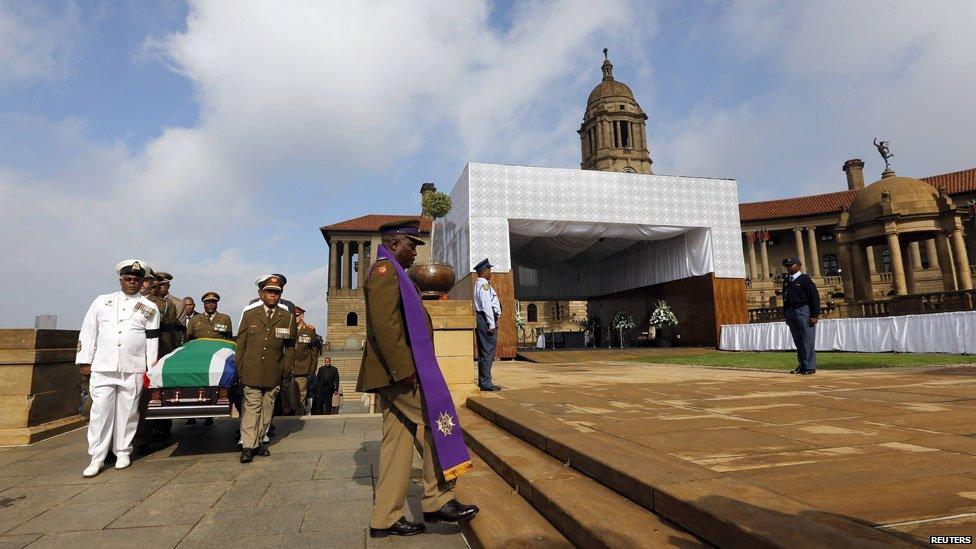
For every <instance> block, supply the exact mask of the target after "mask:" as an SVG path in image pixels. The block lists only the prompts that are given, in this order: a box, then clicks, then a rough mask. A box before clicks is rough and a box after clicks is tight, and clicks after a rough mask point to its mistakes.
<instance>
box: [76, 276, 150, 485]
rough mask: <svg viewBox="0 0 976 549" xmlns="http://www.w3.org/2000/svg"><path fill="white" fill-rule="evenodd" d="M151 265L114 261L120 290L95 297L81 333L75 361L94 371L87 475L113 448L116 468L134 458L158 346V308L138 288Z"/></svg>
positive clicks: (86, 372) (94, 471)
mask: <svg viewBox="0 0 976 549" xmlns="http://www.w3.org/2000/svg"><path fill="white" fill-rule="evenodd" d="M147 270H148V267H147V266H146V264H145V262H143V261H141V260H138V259H127V260H125V261H122V262H120V263H119V264H118V265H116V266H115V271H116V272H117V273H118V275H119V285H120V286H121V291H118V292H115V293H111V294H105V295H100V296H98V297H97V298H95V301H93V302H92V304H91V307H89V308H88V313H87V314H86V315H85V320H84V322H83V323H82V325H81V333H80V334H79V335H78V354H77V356H76V358H75V362H76V363H77V364H78V365H79V366H80V367H81V373H82V375H89V374H90V375H91V379H90V391H91V398H92V407H91V418H90V422H89V423H88V453H89V455H91V463H90V464H89V465H88V467H86V468H85V470H84V472H83V473H82V474H83V475H84V476H86V477H93V476H95V475H97V474H98V472H99V471H100V470H101V469H102V466H103V464H104V462H105V456H106V454H107V453H108V451H109V449H110V448H111V450H112V451H113V452H114V453H115V455H116V458H117V459H116V462H115V468H116V469H125V468H126V467H128V466H129V463H130V458H129V455H130V454H131V453H132V438H133V437H134V436H135V434H136V426H137V424H138V422H139V407H138V404H139V394H140V393H141V391H142V377H143V373H144V372H145V371H146V367H147V366H149V365H151V364H155V362H156V358H157V352H158V346H159V309H158V308H157V307H156V305H155V304H154V303H153V302H152V301H150V300H148V299H146V298H145V297H144V296H142V295H140V293H139V290H140V287H141V286H142V281H143V278H144V277H145V275H146V271H147Z"/></svg>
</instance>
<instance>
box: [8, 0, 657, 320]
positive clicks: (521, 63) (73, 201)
mask: <svg viewBox="0 0 976 549" xmlns="http://www.w3.org/2000/svg"><path fill="white" fill-rule="evenodd" d="M8 11H9V10H8ZM0 13H6V12H0ZM652 22H653V13H652V12H650V11H648V10H645V9H633V10H632V9H631V8H630V6H628V4H627V3H625V2H624V1H623V0H618V1H611V2H603V3H599V4H597V3H592V2H587V1H583V0H570V1H566V2H558V3H542V2H539V3H535V2H533V3H522V4H519V7H518V11H517V12H516V13H515V15H514V20H513V24H512V26H511V28H509V29H507V30H499V29H498V28H494V27H492V25H491V22H490V21H489V10H488V8H487V4H486V3H464V2H448V3H443V2H419V3H406V2H399V1H386V2H373V3H363V2H346V3H331V4H323V3H322V2H318V1H294V2H289V3H280V2H273V3H272V2H263V1H252V2H243V1H240V0H233V1H231V0H225V1H217V0H214V1H206V2H204V1H199V2H192V3H191V7H190V12H189V15H188V18H187V27H186V29H185V30H184V31H181V32H177V33H174V34H171V35H168V36H163V37H153V38H151V39H148V40H147V42H146V46H145V48H144V50H143V52H142V53H143V54H142V55H134V59H136V60H137V61H138V62H145V60H146V56H145V51H147V50H148V51H152V52H154V54H155V55H156V56H157V58H158V59H160V60H162V61H163V62H165V63H166V64H167V66H169V67H171V68H172V69H173V70H175V71H178V72H179V73H180V74H182V75H184V76H185V77H186V78H188V79H189V80H190V81H191V82H192V83H193V85H194V87H195V90H196V96H197V101H198V102H199V105H200V109H199V112H200V119H199V121H198V122H197V123H196V124H195V125H193V126H192V127H178V128H165V129H163V130H162V131H161V134H160V135H159V137H158V138H156V139H153V140H152V141H150V142H149V143H148V144H147V145H146V146H145V147H144V148H142V149H141V150H135V151H130V150H127V149H126V148H125V147H124V146H123V145H120V144H117V143H93V142H90V141H88V140H86V139H85V138H84V136H85V126H84V124H83V123H80V122H78V121H72V120H68V121H61V122H47V121H43V120H36V119H25V120H17V124H18V125H19V126H18V128H17V130H19V132H18V133H17V134H16V135H17V139H19V140H22V141H23V142H26V143H34V144H41V143H43V144H45V147H46V144H47V143H55V144H59V145H58V147H60V148H59V149H57V150H58V151H60V152H58V153H57V155H55V154H54V152H53V151H52V150H42V149H35V150H33V151H31V154H29V155H27V157H24V158H17V159H16V161H11V160H9V158H10V157H9V156H7V157H6V158H8V161H7V163H6V165H4V158H5V156H3V155H2V154H0V198H4V199H5V200H4V201H3V202H2V203H0V230H2V231H3V232H4V233H5V236H4V237H3V238H4V242H3V247H4V250H5V253H7V250H10V251H12V253H9V254H8V257H10V263H9V264H8V265H6V266H5V269H4V272H0V285H4V286H5V287H12V286H8V285H7V284H11V285H12V284H14V283H15V281H16V284H17V286H18V287H19V288H21V291H20V292H19V293H18V295H16V296H13V297H12V298H11V302H10V303H8V305H9V307H5V308H4V309H3V311H2V312H0V325H25V324H27V323H29V322H30V319H31V318H32V317H33V315H34V314H39V313H48V312H53V313H57V314H60V315H61V317H62V321H61V325H62V327H76V326H77V325H78V324H79V323H80V319H81V316H82V315H83V314H84V310H85V307H87V305H88V302H89V301H90V299H91V298H92V297H93V295H94V294H95V293H98V292H103V291H109V290H111V289H113V286H114V284H115V283H114V277H113V275H112V273H111V267H112V266H114V264H115V263H116V261H117V260H118V259H119V258H121V257H129V256H135V257H141V258H143V259H144V260H146V261H148V262H149V263H150V265H153V266H155V267H156V268H163V269H165V270H168V271H170V272H172V273H173V274H174V275H176V281H175V282H174V284H173V290H174V293H177V294H178V295H185V294H186V293H190V292H191V291H192V292H196V293H199V292H202V291H204V290H209V289H217V290H218V291H220V292H221V293H222V294H224V296H225V297H224V300H223V301H222V308H223V309H224V310H225V311H227V312H230V313H235V312H236V311H237V310H239V309H238V308H239V307H240V306H241V305H242V304H243V303H244V302H245V301H246V300H247V299H249V298H250V296H251V295H253V293H254V288H253V286H252V280H253V278H254V277H255V276H256V275H257V274H259V273H263V272H268V271H272V270H274V271H282V272H285V274H287V275H288V276H289V285H288V287H287V288H286V292H285V296H286V297H287V298H289V299H293V300H294V301H297V302H304V304H305V305H306V308H307V309H308V310H309V317H310V319H311V320H313V322H316V323H322V322H323V321H324V305H325V304H324V289H325V274H324V266H323V265H322V264H323V263H324V261H325V260H324V258H325V253H324V251H323V250H322V249H316V250H310V253H308V254H305V255H304V257H303V258H302V259H301V260H292V261H290V262H283V261H282V260H281V259H280V257H279V256H278V255H277V254H276V252H275V250H274V249H273V248H268V247H257V246H255V245H253V244H251V239H252V238H253V237H254V235H255V234H258V233H259V234H260V235H262V236H261V237H260V238H261V239H267V238H269V237H270V238H274V237H279V236H280V235H282V234H285V235H286V237H287V238H293V237H294V234H291V233H285V232H284V231H285V230H287V229H288V227H289V223H290V222H292V221H293V220H291V219H289V218H288V216H287V213H285V212H282V211H280V210H281V209H280V208H278V207H275V208H268V207H267V204H265V201H266V200H268V199H267V197H266V195H263V194H262V193H261V191H262V190H263V189H265V188H267V187H269V186H275V185H281V184H282V181H281V180H282V175H281V174H283V173H289V174H295V173H296V171H297V173H298V174H299V175H300V176H302V177H305V178H309V179H311V178H314V179H315V180H321V179H322V178H323V177H325V178H326V179H327V181H326V183H325V184H326V185H329V186H330V191H333V192H334V193H338V194H341V192H342V191H343V190H344V189H347V188H348V186H349V185H350V184H351V183H346V182H345V181H351V180H353V179H354V177H361V176H362V175H363V174H370V175H372V176H374V177H375V178H376V179H377V180H383V179H385V178H384V177H383V176H382V174H384V173H389V172H390V171H394V170H396V169H397V168H398V164H399V163H402V162H404V161H409V160H412V159H413V157H414V156H415V155H417V154H418V153H423V154H424V155H426V157H428V158H435V159H436V161H443V160H441V159H444V158H447V159H450V162H451V163H452V164H453V165H455V166H456V167H455V168H452V170H454V169H459V168H460V167H461V165H463V163H464V162H465V161H467V160H473V159H488V158H490V159H495V160H501V159H508V161H512V162H514V161H525V162H532V161H536V162H544V163H557V164H559V163H568V164H570V165H571V164H572V163H575V162H576V161H577V158H576V157H577V155H578V153H577V152H576V149H577V147H576V145H575V143H573V145H572V147H567V146H564V145H561V146H560V147H554V145H553V144H554V143H556V142H557V141H558V142H562V141H563V140H564V139H565V135H566V134H569V135H572V134H571V133H570V132H572V131H573V130H575V129H576V125H578V123H579V120H578V118H579V115H580V114H581V112H582V109H583V105H582V101H583V97H585V91H583V92H582V94H584V95H582V96H581V94H580V92H579V91H578V90H577V91H576V92H572V91H566V90H565V89H563V86H562V83H564V82H565V81H567V80H568V81H570V82H573V83H574V84H576V85H579V84H580V83H581V82H583V81H588V82H590V84H587V85H584V87H587V88H588V86H590V85H592V83H593V82H594V81H595V79H596V75H597V74H598V72H597V67H598V62H599V60H598V59H595V60H594V61H593V62H592V66H593V71H592V74H588V75H586V77H585V78H584V77H583V76H581V75H579V74H578V71H577V70H576V67H578V60H579V59H580V58H581V57H585V58H586V59H591V58H597V57H598V53H597V52H598V51H599V47H597V46H596V44H599V46H600V47H602V45H603V43H602V40H603V39H605V38H606V37H607V35H608V33H616V32H620V33H621V34H625V35H626V34H632V33H633V32H635V31H638V30H639V31H640V32H643V33H645V35H646V36H650V34H652V33H653V24H651V23H652ZM641 25H643V26H641ZM628 28H629V31H628V32H624V31H625V30H626V29H628ZM37 32H39V31H38V30H37V29H34V28H33V26H32V27H31V31H30V33H27V34H25V36H34V34H31V33H35V34H36V33H37ZM598 39H599V40H601V41H599V42H598V41H597V40H598ZM25 43H26V42H25ZM51 51H61V50H60V49H55V50H51ZM47 57H49V58H52V59H57V60H62V59H64V57H63V56H62V57H59V56H57V55H53V54H50V55H47ZM48 65H50V63H49V64H48ZM588 65H589V63H588ZM0 66H2V65H0ZM57 66H61V65H57ZM64 70H67V69H64ZM48 72H50V67H49V69H48ZM55 72H56V71H55ZM25 74H26V73H25ZM38 74H40V73H38ZM31 78H39V76H32V77H31ZM543 111H544V112H543ZM11 135H14V134H13V133H11ZM557 136H558V139H557ZM55 159H56V160H55ZM382 185H383V184H378V185H377V187H378V188H375V189H370V192H372V193H376V192H380V191H382V190H383V189H382V188H380V187H382ZM354 192H356V193H363V190H362V189H356V190H355V191H354ZM359 213H360V212H353V213H352V214H351V215H358V214H359ZM300 221H301V222H302V223H303V226H302V230H303V231H305V232H307V231H308V230H313V231H314V226H315V225H316V224H317V223H319V222H321V221H323V220H320V219H315V220H300ZM306 225H307V226H306ZM14 235H15V236H14ZM39 267H40V268H39ZM232 316H234V314H232Z"/></svg>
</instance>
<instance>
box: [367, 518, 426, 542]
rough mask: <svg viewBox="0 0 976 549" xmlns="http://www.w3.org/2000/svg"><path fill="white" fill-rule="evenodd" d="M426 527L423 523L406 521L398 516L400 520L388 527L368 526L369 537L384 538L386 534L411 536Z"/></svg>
mask: <svg viewBox="0 0 976 549" xmlns="http://www.w3.org/2000/svg"><path fill="white" fill-rule="evenodd" d="M424 514H426V513H424ZM426 529H427V527H426V526H424V525H423V524H417V523H414V522H408V521H407V519H406V518H404V517H400V520H398V521H396V522H394V523H393V524H392V525H391V526H390V527H389V528H373V527H372V526H371V527H370V528H369V537H371V538H385V537H386V536H413V535H415V534H419V533H421V532H423V531H424V530H426Z"/></svg>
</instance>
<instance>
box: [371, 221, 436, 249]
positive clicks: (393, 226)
mask: <svg viewBox="0 0 976 549" xmlns="http://www.w3.org/2000/svg"><path fill="white" fill-rule="evenodd" d="M395 234H402V235H403V236H405V237H407V238H409V239H410V240H412V241H414V242H415V243H416V244H417V245H418V246H423V245H424V244H426V242H424V241H423V240H422V239H421V238H420V220H419V219H407V220H405V221H394V222H392V223H385V224H383V225H380V236H393V235H395Z"/></svg>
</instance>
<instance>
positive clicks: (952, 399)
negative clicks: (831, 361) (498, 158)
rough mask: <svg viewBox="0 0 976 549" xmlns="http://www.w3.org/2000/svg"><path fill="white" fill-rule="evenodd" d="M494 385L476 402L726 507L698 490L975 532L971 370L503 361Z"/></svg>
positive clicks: (929, 529)
mask: <svg viewBox="0 0 976 549" xmlns="http://www.w3.org/2000/svg"><path fill="white" fill-rule="evenodd" d="M494 378H495V380H496V382H498V383H499V384H500V385H501V386H503V387H505V390H504V391H502V392H501V393H497V394H495V395H491V396H483V397H480V400H481V401H485V402H488V401H490V399H496V398H498V399H506V400H508V401H509V402H514V403H517V404H519V405H520V406H521V408H520V409H522V410H527V411H534V412H540V413H542V414H544V415H546V416H548V417H551V418H555V419H557V420H558V421H559V422H561V423H562V424H564V425H568V426H571V427H573V428H574V429H576V430H577V431H579V432H580V433H594V432H599V433H603V434H607V435H611V436H613V437H617V438H619V439H623V440H625V441H627V442H630V443H634V444H636V445H638V446H639V447H640V448H646V449H647V450H646V454H645V458H647V459H652V460H658V461H654V462H655V463H670V464H672V465H675V466H676V467H687V468H694V469H695V470H696V471H697V472H696V474H695V475H693V477H694V478H696V479H699V480H703V481H705V482H704V483H702V484H701V485H700V488H701V489H702V490H705V492H702V493H701V494H699V496H701V497H707V496H709V495H712V496H715V497H719V496H722V497H725V496H728V494H717V493H716V494H709V493H707V489H706V485H708V484H709V481H713V480H716V479H721V480H722V482H727V480H726V479H729V480H731V481H734V482H735V485H737V486H740V487H741V486H743V484H740V483H744V484H745V485H748V486H752V487H758V488H761V489H763V490H764V491H765V493H769V492H772V493H774V494H777V495H781V496H786V497H787V498H790V499H791V500H793V501H795V502H799V504H800V505H801V506H804V507H806V508H809V509H818V510H822V511H824V512H827V513H831V514H836V515H842V516H846V517H850V518H852V519H854V520H856V521H859V522H864V523H868V524H871V525H873V526H875V527H877V528H880V529H888V530H891V531H897V532H900V533H904V534H908V535H911V536H914V537H917V538H921V539H923V540H926V541H927V540H928V536H929V535H974V534H976V368H971V367H945V368H918V369H879V370H862V371H845V372H820V373H818V374H817V375H816V376H793V375H788V374H785V373H766V372H751V371H735V370H720V369H710V368H708V369H706V368H696V367H685V366H655V365H637V364H632V363H595V362H582V363H580V362H577V363H563V364H559V363H556V364H528V363H507V364H496V367H495V371H494ZM499 409H500V408H499ZM511 417H515V416H514V415H513V416H511ZM634 458H635V459H640V456H634ZM682 463H683V464H684V465H682ZM689 484H691V483H689ZM715 485H716V486H718V484H715ZM777 497H778V496H777ZM732 499H733V500H734V497H733V498H732ZM732 503H734V501H732Z"/></svg>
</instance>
